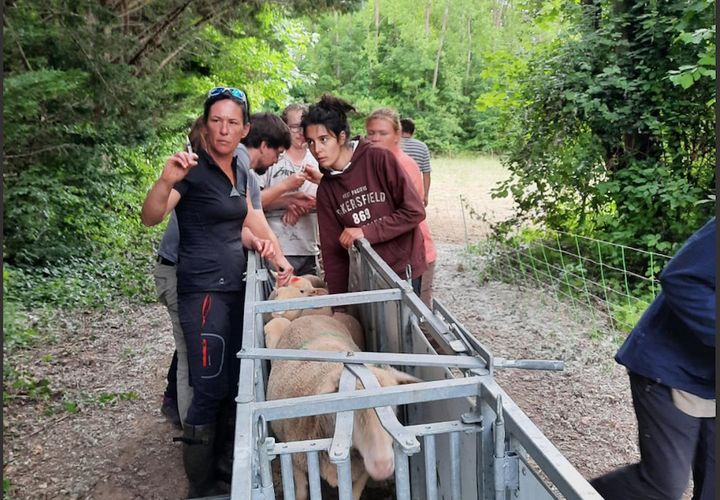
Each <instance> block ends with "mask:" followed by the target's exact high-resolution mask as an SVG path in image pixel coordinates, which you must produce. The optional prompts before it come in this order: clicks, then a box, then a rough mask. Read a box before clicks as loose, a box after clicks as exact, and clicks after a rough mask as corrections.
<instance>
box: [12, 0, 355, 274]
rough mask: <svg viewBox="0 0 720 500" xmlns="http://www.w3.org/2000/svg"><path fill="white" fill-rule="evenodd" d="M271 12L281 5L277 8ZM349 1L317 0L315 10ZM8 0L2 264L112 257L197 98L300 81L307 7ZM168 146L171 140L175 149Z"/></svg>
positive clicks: (131, 230)
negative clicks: (220, 89)
mask: <svg viewBox="0 0 720 500" xmlns="http://www.w3.org/2000/svg"><path fill="white" fill-rule="evenodd" d="M278 4H279V2H278ZM352 5H353V2H346V1H336V2H332V1H328V2H325V3H324V4H323V6H322V8H332V7H342V6H344V7H348V6H352ZM282 6H283V7H282V10H280V8H278V7H272V4H264V3H262V2H243V1H230V0H215V1H210V2H189V1H184V0H183V1H180V0H161V1H154V2H144V1H125V0H123V1H112V2H110V1H103V2H95V1H89V0H79V1H78V0H73V1H69V0H51V1H42V2H41V1H37V0H19V1H15V2H10V3H7V4H6V6H5V12H4V17H3V21H4V26H5V30H4V45H3V51H4V63H5V66H4V69H5V74H4V79H5V80H4V81H5V86H4V103H5V106H4V114H3V118H4V122H5V130H6V135H5V146H4V152H5V171H4V176H3V182H4V185H5V205H4V208H5V244H4V248H3V254H4V257H5V259H6V262H8V263H10V264H13V265H32V266H39V265H45V264H46V263H57V262H58V259H68V258H80V257H82V258H87V257H90V256H92V255H95V256H99V257H103V256H105V257H107V256H108V255H109V254H118V253H119V254H123V253H124V252H126V251H127V249H128V248H132V247H133V245H134V244H135V243H137V241H136V240H137V239H138V238H142V239H146V238H145V234H146V233H144V232H138V229H139V227H138V219H137V211H138V206H139V202H140V200H141V197H142V195H143V193H144V191H145V190H146V189H147V186H148V181H149V179H150V178H151V177H152V175H153V172H154V171H155V170H156V169H157V165H158V164H159V162H160V157H161V156H162V155H163V154H165V153H167V152H168V151H169V150H171V149H173V148H175V147H179V146H180V143H179V141H178V139H179V137H178V136H180V137H181V136H182V135H183V134H182V133H181V131H182V130H183V129H184V128H185V127H187V124H188V122H189V121H190V120H191V119H192V118H193V116H194V115H195V114H196V113H197V112H198V110H199V106H200V104H201V103H202V93H203V92H204V91H206V90H207V89H208V88H209V87H211V86H213V85H217V84H221V85H222V84H224V85H242V86H244V87H245V88H247V89H248V92H249V95H250V96H251V99H252V104H253V105H254V106H255V107H256V108H259V107H262V106H269V107H273V106H275V107H277V106H280V105H282V104H283V103H284V102H285V101H286V100H287V99H288V92H289V90H290V89H291V88H292V87H293V86H294V85H296V84H298V82H301V81H302V80H303V77H302V75H301V74H300V73H299V72H298V70H297V67H296V63H295V61H296V60H297V59H298V58H299V55H301V54H302V52H303V51H304V50H305V47H307V45H308V44H309V43H310V38H309V37H310V33H309V32H308V31H307V30H306V29H305V28H304V27H303V26H302V25H301V24H300V23H298V22H297V21H292V20H290V19H289V18H288V17H287V15H289V14H302V13H305V12H307V11H308V9H310V8H313V9H317V6H316V5H315V4H311V3H310V2H306V1H295V2H282ZM173 141H175V142H176V143H173Z"/></svg>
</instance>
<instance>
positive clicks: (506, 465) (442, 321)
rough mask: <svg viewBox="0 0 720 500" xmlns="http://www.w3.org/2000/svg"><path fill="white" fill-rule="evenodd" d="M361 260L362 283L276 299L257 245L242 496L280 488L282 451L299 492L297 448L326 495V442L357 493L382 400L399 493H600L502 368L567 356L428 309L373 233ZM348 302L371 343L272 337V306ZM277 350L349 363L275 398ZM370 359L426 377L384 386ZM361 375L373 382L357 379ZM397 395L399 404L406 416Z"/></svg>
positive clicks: (238, 450) (289, 484)
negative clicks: (281, 427) (365, 423)
mask: <svg viewBox="0 0 720 500" xmlns="http://www.w3.org/2000/svg"><path fill="white" fill-rule="evenodd" d="M351 263H352V265H351V268H352V272H351V280H350V289H351V290H355V291H351V292H349V293H344V294H336V295H325V296H316V297H308V298H299V299H292V300H285V301H268V300H266V297H267V296H268V294H269V292H270V288H271V282H272V278H271V276H270V275H269V273H268V272H267V270H266V269H264V268H263V267H262V262H261V261H260V260H259V259H258V258H257V257H256V256H255V255H254V254H251V256H250V258H249V261H248V270H247V290H246V299H245V317H244V320H245V322H244V327H243V328H244V332H243V334H244V337H243V348H242V350H241V351H240V352H239V353H238V357H239V358H241V362H240V363H241V365H240V384H239V392H238V396H237V399H236V401H237V416H236V427H235V445H234V461H233V475H232V489H231V498H232V499H238V500H241V499H242V500H245V499H253V500H256V499H265V500H270V499H274V498H275V497H276V491H275V490H276V487H275V486H274V485H273V471H272V461H273V460H279V462H280V471H281V476H282V480H281V484H282V490H283V491H282V495H283V496H284V498H285V499H293V498H294V497H295V495H294V485H293V473H292V454H294V453H305V454H306V455H307V460H308V470H309V472H308V482H309V490H310V498H311V499H313V500H314V499H319V498H321V490H322V488H321V479H320V473H319V459H318V455H319V453H328V454H329V458H330V461H331V462H332V463H334V464H336V466H337V472H338V489H337V495H338V497H339V498H340V499H341V500H345V499H351V498H352V491H351V490H352V485H351V480H350V457H351V454H350V446H351V441H352V425H353V418H352V411H353V410H358V409H362V408H375V411H376V413H377V415H378V417H379V419H380V421H381V423H382V425H383V427H384V428H385V429H386V430H387V432H388V433H389V434H390V435H391V436H392V438H393V441H394V445H393V446H394V454H395V476H394V497H395V498H398V499H428V500H431V499H453V500H459V499H496V500H501V499H502V500H511V499H521V500H528V499H554V498H568V499H600V498H601V497H600V496H599V495H598V494H597V492H595V490H594V489H593V488H592V487H591V486H590V485H589V484H588V482H587V481H586V480H585V479H584V478H583V477H582V476H581V475H580V473H578V471H577V470H575V468H574V467H573V466H572V465H571V464H570V463H569V462H568V461H567V459H566V458H565V457H563V455H562V454H561V453H560V452H559V451H558V450H557V449H556V448H555V446H553V445H552V443H550V441H549V440H548V439H547V438H546V437H545V436H544V435H543V434H542V432H540V430H539V429H538V428H537V427H536V426H535V425H534V424H533V423H532V422H531V421H530V419H529V418H528V417H527V416H526V415H525V414H524V413H523V412H522V411H521V410H520V408H518V406H517V405H516V404H515V403H514V402H513V401H512V399H511V398H510V397H508V395H507V394H506V393H505V392H504V391H503V389H502V388H501V387H500V386H499V385H498V384H497V382H496V381H495V379H494V376H493V375H494V371H495V370H496V369H499V368H524V369H562V363H561V362H556V361H533V360H508V359H501V358H498V357H494V356H493V355H492V354H491V353H490V351H489V350H488V349H486V348H485V347H484V346H483V345H482V344H481V343H480V342H479V341H478V340H477V339H476V338H475V337H473V336H472V335H471V334H470V333H468V332H467V331H466V330H465V328H464V327H463V326H462V325H461V324H460V323H459V322H458V321H457V320H456V319H455V318H454V317H453V316H452V314H451V313H450V312H449V311H448V310H447V309H446V308H445V307H444V306H443V305H442V304H440V303H439V302H438V301H435V303H434V308H433V309H434V310H433V311H431V310H430V309H428V308H427V307H426V306H425V305H424V304H423V303H422V302H421V301H420V299H419V298H418V297H417V295H415V294H414V293H413V291H412V287H411V286H410V285H409V283H408V282H407V281H405V280H402V279H400V278H399V277H398V276H397V274H395V273H394V272H393V271H392V270H391V269H390V268H389V267H388V266H387V264H386V263H385V262H384V261H383V260H382V259H381V258H380V257H378V255H377V254H376V253H375V252H374V251H373V250H372V248H371V247H370V245H369V244H368V243H367V241H365V240H360V241H359V242H357V243H356V244H355V247H354V248H353V249H352V251H351ZM340 305H344V306H347V307H351V308H355V310H356V312H357V315H358V317H359V319H360V320H361V323H362V324H363V327H364V329H365V334H366V352H362V353H355V352H347V353H334V352H323V351H307V350H280V349H265V348H264V335H263V315H264V314H267V313H271V312H273V311H281V310H291V309H306V308H310V307H319V306H340ZM421 325H422V329H421ZM423 329H424V330H425V331H426V332H427V333H429V337H431V338H432V339H433V342H432V344H435V345H437V346H439V347H440V350H442V351H443V352H446V353H452V354H449V355H439V354H438V353H437V352H436V349H434V348H433V345H431V342H429V341H428V338H427V336H426V335H425V334H424V333H423V331H422V330H423ZM276 359H284V360H287V359H293V360H313V361H327V362H340V363H344V364H345V367H344V369H343V372H342V377H341V381H340V389H339V391H338V392H337V393H334V394H322V395H316V396H308V397H300V398H292V399H284V400H276V401H266V400H265V386H266V383H267V377H268V373H269V369H270V366H269V361H272V360H276ZM365 364H387V365H393V366H395V367H398V368H402V369H404V370H406V371H408V372H409V373H411V374H412V375H415V376H416V377H418V378H420V379H422V380H423V382H420V383H416V384H407V385H400V386H393V387H380V386H379V384H378V382H377V379H375V377H374V376H373V375H372V374H371V372H370V370H368V369H367V367H366V366H364V365H365ZM356 377H357V378H358V379H359V380H360V381H361V382H362V385H363V387H364V389H362V390H356V389H355V388H356V380H355V378H356ZM391 407H398V408H399V410H400V411H399V412H398V414H399V417H398V416H396V414H395V412H393V411H392V410H391ZM327 413H335V414H336V418H335V432H334V435H333V436H332V437H328V438H327V439H318V440H312V441H310V440H308V441H297V442H285V443H281V442H276V441H275V439H274V438H273V437H272V433H271V430H270V426H269V422H270V421H273V420H279V419H285V418H293V417H303V416H308V415H320V414H327ZM401 422H402V423H401ZM276 475H277V474H276ZM389 488H393V485H392V484H391V485H390V486H389ZM333 494H334V492H333ZM391 497H392V494H391ZM364 498H367V496H364ZM383 498H387V495H385V496H384V497H383Z"/></svg>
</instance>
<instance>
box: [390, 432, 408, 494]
mask: <svg viewBox="0 0 720 500" xmlns="http://www.w3.org/2000/svg"><path fill="white" fill-rule="evenodd" d="M393 452H394V453H395V498H396V499H397V500H410V468H409V467H408V456H407V455H406V454H405V452H404V451H403V450H402V448H401V447H399V446H397V443H396V444H395V446H393Z"/></svg>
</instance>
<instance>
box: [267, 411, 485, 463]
mask: <svg viewBox="0 0 720 500" xmlns="http://www.w3.org/2000/svg"><path fill="white" fill-rule="evenodd" d="M405 429H406V430H407V431H408V432H409V433H411V434H413V435H416V436H433V435H437V434H447V433H450V432H461V433H464V434H469V433H476V432H480V431H481V427H480V426H479V425H474V424H465V423H463V422H461V421H459V420H452V421H447V422H434V423H432V424H418V425H408V426H407V427H406V428H405ZM331 444H332V439H331V438H323V439H310V440H304V441H290V442H287V443H275V442H274V440H273V441H272V442H270V443H269V445H268V454H269V455H272V456H275V455H285V454H293V453H307V452H311V451H322V450H329V449H330V445H331Z"/></svg>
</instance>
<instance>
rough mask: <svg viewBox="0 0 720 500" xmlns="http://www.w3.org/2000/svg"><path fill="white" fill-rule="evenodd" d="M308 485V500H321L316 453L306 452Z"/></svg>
mask: <svg viewBox="0 0 720 500" xmlns="http://www.w3.org/2000/svg"><path fill="white" fill-rule="evenodd" d="M306 456H307V465H308V485H309V487H310V500H321V499H322V493H320V460H319V458H318V452H317V451H308V452H307V455H306Z"/></svg>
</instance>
